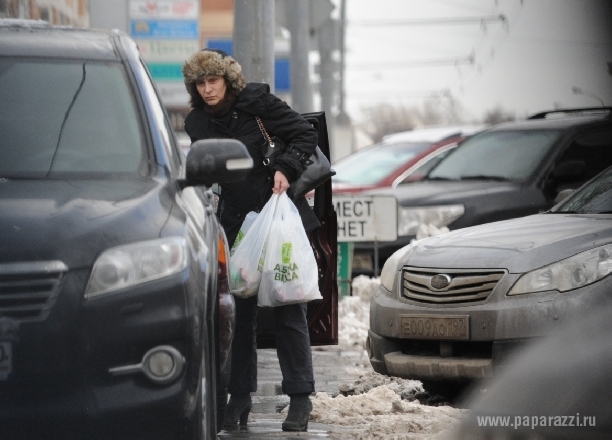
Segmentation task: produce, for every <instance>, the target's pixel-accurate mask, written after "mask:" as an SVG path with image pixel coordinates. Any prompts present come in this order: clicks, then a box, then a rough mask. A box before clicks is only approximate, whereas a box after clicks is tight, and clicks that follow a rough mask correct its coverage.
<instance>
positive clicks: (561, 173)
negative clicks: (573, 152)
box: [552, 160, 586, 182]
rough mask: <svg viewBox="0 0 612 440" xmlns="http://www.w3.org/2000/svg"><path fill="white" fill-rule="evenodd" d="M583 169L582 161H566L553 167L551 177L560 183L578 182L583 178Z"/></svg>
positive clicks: (583, 163)
mask: <svg viewBox="0 0 612 440" xmlns="http://www.w3.org/2000/svg"><path fill="white" fill-rule="evenodd" d="M585 168H586V162H585V161H584V160H568V161H565V162H561V163H560V164H558V165H557V166H555V168H554V169H553V172H552V176H553V177H554V178H555V180H557V181H562V182H568V181H572V180H579V179H581V178H582V177H583V175H584V170H585Z"/></svg>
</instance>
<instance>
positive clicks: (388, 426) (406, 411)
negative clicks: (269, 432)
mask: <svg viewBox="0 0 612 440" xmlns="http://www.w3.org/2000/svg"><path fill="white" fill-rule="evenodd" d="M379 284H380V278H375V279H371V278H369V277H367V276H364V275H360V276H358V277H355V278H354V279H353V282H352V294H353V296H350V297H342V298H341V299H340V301H339V302H338V346H323V347H313V349H315V350H321V351H331V350H335V351H340V352H349V351H354V352H359V353H360V354H363V356H362V358H364V361H365V362H364V364H369V361H368V360H367V354H366V353H365V341H366V338H367V335H368V329H369V327H370V301H371V299H372V295H373V293H374V291H375V290H376V288H377V287H378V286H379ZM347 371H348V370H346V371H345V373H346V372H347ZM423 393H424V390H423V385H422V383H421V382H420V381H418V380H408V379H401V378H398V377H390V376H384V375H381V374H378V373H375V372H374V371H373V370H372V367H371V365H364V368H363V374H360V377H359V379H357V380H355V381H354V382H353V383H344V384H340V385H339V387H338V393H336V394H335V395H333V396H331V395H329V394H327V393H322V392H319V393H317V394H316V396H314V397H313V398H312V404H313V411H312V413H311V415H310V420H311V421H313V422H318V423H324V424H328V425H333V428H332V429H331V430H330V431H329V436H330V438H335V439H362V440H370V439H379V438H388V439H395V440H401V439H404V440H408V439H410V440H417V439H418V440H425V439H434V438H438V435H445V434H446V433H447V432H448V431H447V430H448V429H449V428H451V427H452V426H454V425H455V424H456V423H457V422H458V421H459V419H460V417H461V414H462V412H463V411H462V410H460V409H456V408H452V407H449V406H428V405H423V404H421V403H419V401H418V399H421V398H422V397H423ZM425 396H428V395H427V394H425ZM286 411H287V408H285V409H284V410H283V412H286Z"/></svg>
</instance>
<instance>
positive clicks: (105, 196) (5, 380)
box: [0, 20, 335, 439]
mask: <svg viewBox="0 0 612 440" xmlns="http://www.w3.org/2000/svg"><path fill="white" fill-rule="evenodd" d="M0 102H1V103H2V104H1V105H0V438H2V439H12V438H28V439H32V438H36V439H41V438H52V439H60V438H61V439H72V438H88V439H89V438H101V439H111V438H112V439H117V438H129V439H136V438H145V439H162V438H190V439H204V438H215V437H216V432H217V420H216V418H217V416H219V415H220V414H222V413H223V407H224V405H225V402H226V400H225V399H226V395H225V394H224V389H225V388H224V386H225V384H224V380H225V379H226V377H227V376H226V373H227V364H228V363H227V362H226V359H227V354H228V350H229V347H230V343H231V339H232V334H233V325H234V303H233V298H232V297H231V295H229V289H228V283H227V256H228V255H229V253H228V247H227V243H226V242H225V234H224V232H223V230H222V229H221V228H220V226H219V223H218V222H217V219H216V216H215V214H214V203H213V194H212V192H211V191H210V190H209V189H208V187H210V186H211V185H212V184H213V183H214V182H226V181H232V180H236V179H240V178H244V177H245V176H246V174H247V173H248V172H249V170H250V168H251V167H252V159H251V157H250V156H249V154H248V152H247V150H246V148H245V147H244V145H242V144H241V143H240V142H238V141H234V140H209V141H199V142H197V143H195V144H194V145H192V148H191V150H190V152H189V154H188V156H187V157H185V155H184V154H183V153H181V151H180V149H179V146H178V144H177V141H176V137H175V134H174V133H173V131H172V129H171V125H170V123H169V120H168V117H167V115H166V112H165V110H164V108H163V107H162V105H161V104H160V100H159V98H158V94H157V92H156V90H155V87H154V84H153V82H152V81H151V78H150V76H149V73H148V71H147V68H146V65H145V64H144V62H143V61H142V59H141V57H140V55H139V52H138V49H137V47H136V45H135V43H134V42H133V41H132V40H131V39H129V38H128V37H127V36H126V35H124V34H122V33H119V32H102V31H87V30H77V29H71V28H67V27H58V28H56V27H51V26H49V25H48V24H46V23H44V22H31V21H19V20H0ZM327 189H328V193H329V194H330V195H329V197H330V199H331V184H329V185H328V188H327ZM328 204H329V206H330V207H331V201H329V203H328ZM330 209H331V208H330ZM332 226H335V224H332ZM326 279H327V278H326ZM327 281H328V282H329V280H328V279H327ZM217 389H218V390H217ZM217 395H219V398H220V399H219V400H218V402H217Z"/></svg>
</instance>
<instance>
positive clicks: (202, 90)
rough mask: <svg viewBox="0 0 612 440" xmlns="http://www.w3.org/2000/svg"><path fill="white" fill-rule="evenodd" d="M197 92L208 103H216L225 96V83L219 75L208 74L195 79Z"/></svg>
mask: <svg viewBox="0 0 612 440" xmlns="http://www.w3.org/2000/svg"><path fill="white" fill-rule="evenodd" d="M196 87H197V89H198V93H199V94H200V95H201V96H202V99H203V100H204V102H205V103H206V104H208V105H217V104H219V102H220V101H221V100H222V99H223V98H224V97H225V92H226V90H227V85H226V84H225V79H224V78H223V77H222V76H219V75H208V76H205V77H203V78H200V79H198V80H197V81H196Z"/></svg>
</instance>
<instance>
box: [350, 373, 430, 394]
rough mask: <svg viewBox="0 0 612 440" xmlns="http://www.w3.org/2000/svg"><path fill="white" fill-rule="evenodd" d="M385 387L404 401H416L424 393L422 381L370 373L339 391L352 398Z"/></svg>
mask: <svg viewBox="0 0 612 440" xmlns="http://www.w3.org/2000/svg"><path fill="white" fill-rule="evenodd" d="M380 386H385V387H387V388H388V389H390V390H391V391H393V392H394V393H395V394H397V395H398V396H400V397H401V398H402V399H404V400H414V399H415V396H417V395H418V394H419V393H424V392H425V390H424V389H423V384H422V383H421V381H420V380H410V379H402V378H400V377H392V376H384V375H382V374H378V373H375V372H374V371H369V372H367V373H365V374H364V375H362V376H361V377H360V378H359V379H357V380H356V381H355V382H353V383H352V384H342V385H340V386H339V387H338V391H339V393H340V394H342V395H343V396H352V395H358V394H365V393H368V392H369V391H370V390H372V389H374V388H376V387H380Z"/></svg>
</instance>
